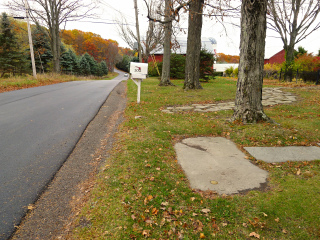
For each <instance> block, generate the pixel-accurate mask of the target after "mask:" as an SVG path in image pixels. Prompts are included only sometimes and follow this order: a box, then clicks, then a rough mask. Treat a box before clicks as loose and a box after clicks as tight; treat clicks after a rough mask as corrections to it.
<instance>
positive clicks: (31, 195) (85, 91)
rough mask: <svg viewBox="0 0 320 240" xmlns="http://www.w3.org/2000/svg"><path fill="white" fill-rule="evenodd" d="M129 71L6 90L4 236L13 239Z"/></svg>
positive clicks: (2, 103)
mask: <svg viewBox="0 0 320 240" xmlns="http://www.w3.org/2000/svg"><path fill="white" fill-rule="evenodd" d="M123 79H124V78H123V73H122V72H120V74H119V76H118V77H117V78H115V79H114V80H109V81H104V80H100V81H75V82H67V83H60V84H55V85H49V86H43V87H37V88H29V89H23V90H18V91H12V92H6V93H1V94H0V239H1V240H4V239H7V238H8V237H9V236H10V235H11V234H12V232H13V231H14V226H16V225H18V224H19V222H20V220H21V218H22V217H23V216H24V214H25V213H26V211H27V210H28V205H29V204H31V203H33V202H34V201H35V200H36V199H37V196H38V195H39V193H41V191H43V189H44V187H45V186H46V185H47V184H48V182H50V180H51V179H52V177H53V176H54V174H55V173H56V171H57V170H59V168H60V167H61V165H62V164H63V162H64V161H65V159H66V158H67V157H68V155H69V154H70V153H71V151H72V150H73V148H74V146H75V144H76V143H77V141H78V139H79V138H80V137H81V135H82V133H83V131H84V130H85V128H86V126H87V125H88V124H89V122H90V121H91V120H92V119H93V118H94V116H95V115H96V114H97V112H98V111H99V109H100V107H101V105H102V104H103V103H104V102H105V100H106V98H107V97H108V95H109V94H110V92H111V91H112V89H113V88H114V87H115V86H116V85H117V84H118V83H119V82H120V80H123Z"/></svg>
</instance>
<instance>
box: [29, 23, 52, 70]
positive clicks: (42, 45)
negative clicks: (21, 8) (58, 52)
mask: <svg viewBox="0 0 320 240" xmlns="http://www.w3.org/2000/svg"><path fill="white" fill-rule="evenodd" d="M32 42H33V48H34V59H35V64H36V69H37V72H47V71H48V68H49V63H50V62H51V61H52V59H53V55H52V52H51V47H50V39H49V36H48V33H47V32H46V30H45V29H44V28H43V27H41V26H40V25H39V24H36V27H35V29H34V30H33V31H32ZM28 59H30V57H29V58H28ZM30 64H31V63H30Z"/></svg>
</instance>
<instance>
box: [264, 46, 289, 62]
mask: <svg viewBox="0 0 320 240" xmlns="http://www.w3.org/2000/svg"><path fill="white" fill-rule="evenodd" d="M285 56H286V52H285V50H284V49H283V50H281V51H280V52H278V53H276V54H275V55H273V56H272V57H270V58H268V59H264V64H267V63H269V64H274V63H280V64H281V63H283V62H284V61H285V60H286V57H285Z"/></svg>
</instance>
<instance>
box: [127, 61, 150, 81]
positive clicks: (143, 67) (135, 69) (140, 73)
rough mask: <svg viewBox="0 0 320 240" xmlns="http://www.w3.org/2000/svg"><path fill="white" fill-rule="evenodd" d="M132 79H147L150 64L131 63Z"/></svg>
mask: <svg viewBox="0 0 320 240" xmlns="http://www.w3.org/2000/svg"><path fill="white" fill-rule="evenodd" d="M130 73H131V78H137V79H146V78H147V75H148V63H137V62H131V63H130Z"/></svg>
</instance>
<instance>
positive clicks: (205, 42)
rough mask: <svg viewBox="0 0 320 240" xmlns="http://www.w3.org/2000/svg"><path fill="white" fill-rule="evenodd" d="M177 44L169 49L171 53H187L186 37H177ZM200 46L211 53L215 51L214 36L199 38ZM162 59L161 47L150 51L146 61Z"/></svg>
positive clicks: (159, 60)
mask: <svg viewBox="0 0 320 240" xmlns="http://www.w3.org/2000/svg"><path fill="white" fill-rule="evenodd" d="M176 40H177V46H176V47H175V48H174V49H171V52H172V53H176V54H181V55H184V56H185V55H186V54H187V38H186V37H177V38H176ZM201 48H205V49H206V50H208V51H209V52H212V54H216V53H217V41H216V40H215V39H214V38H205V37H202V38H201ZM162 59H163V49H160V50H159V51H156V52H152V53H151V55H150V56H149V59H148V62H151V61H153V60H155V61H157V62H162Z"/></svg>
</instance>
